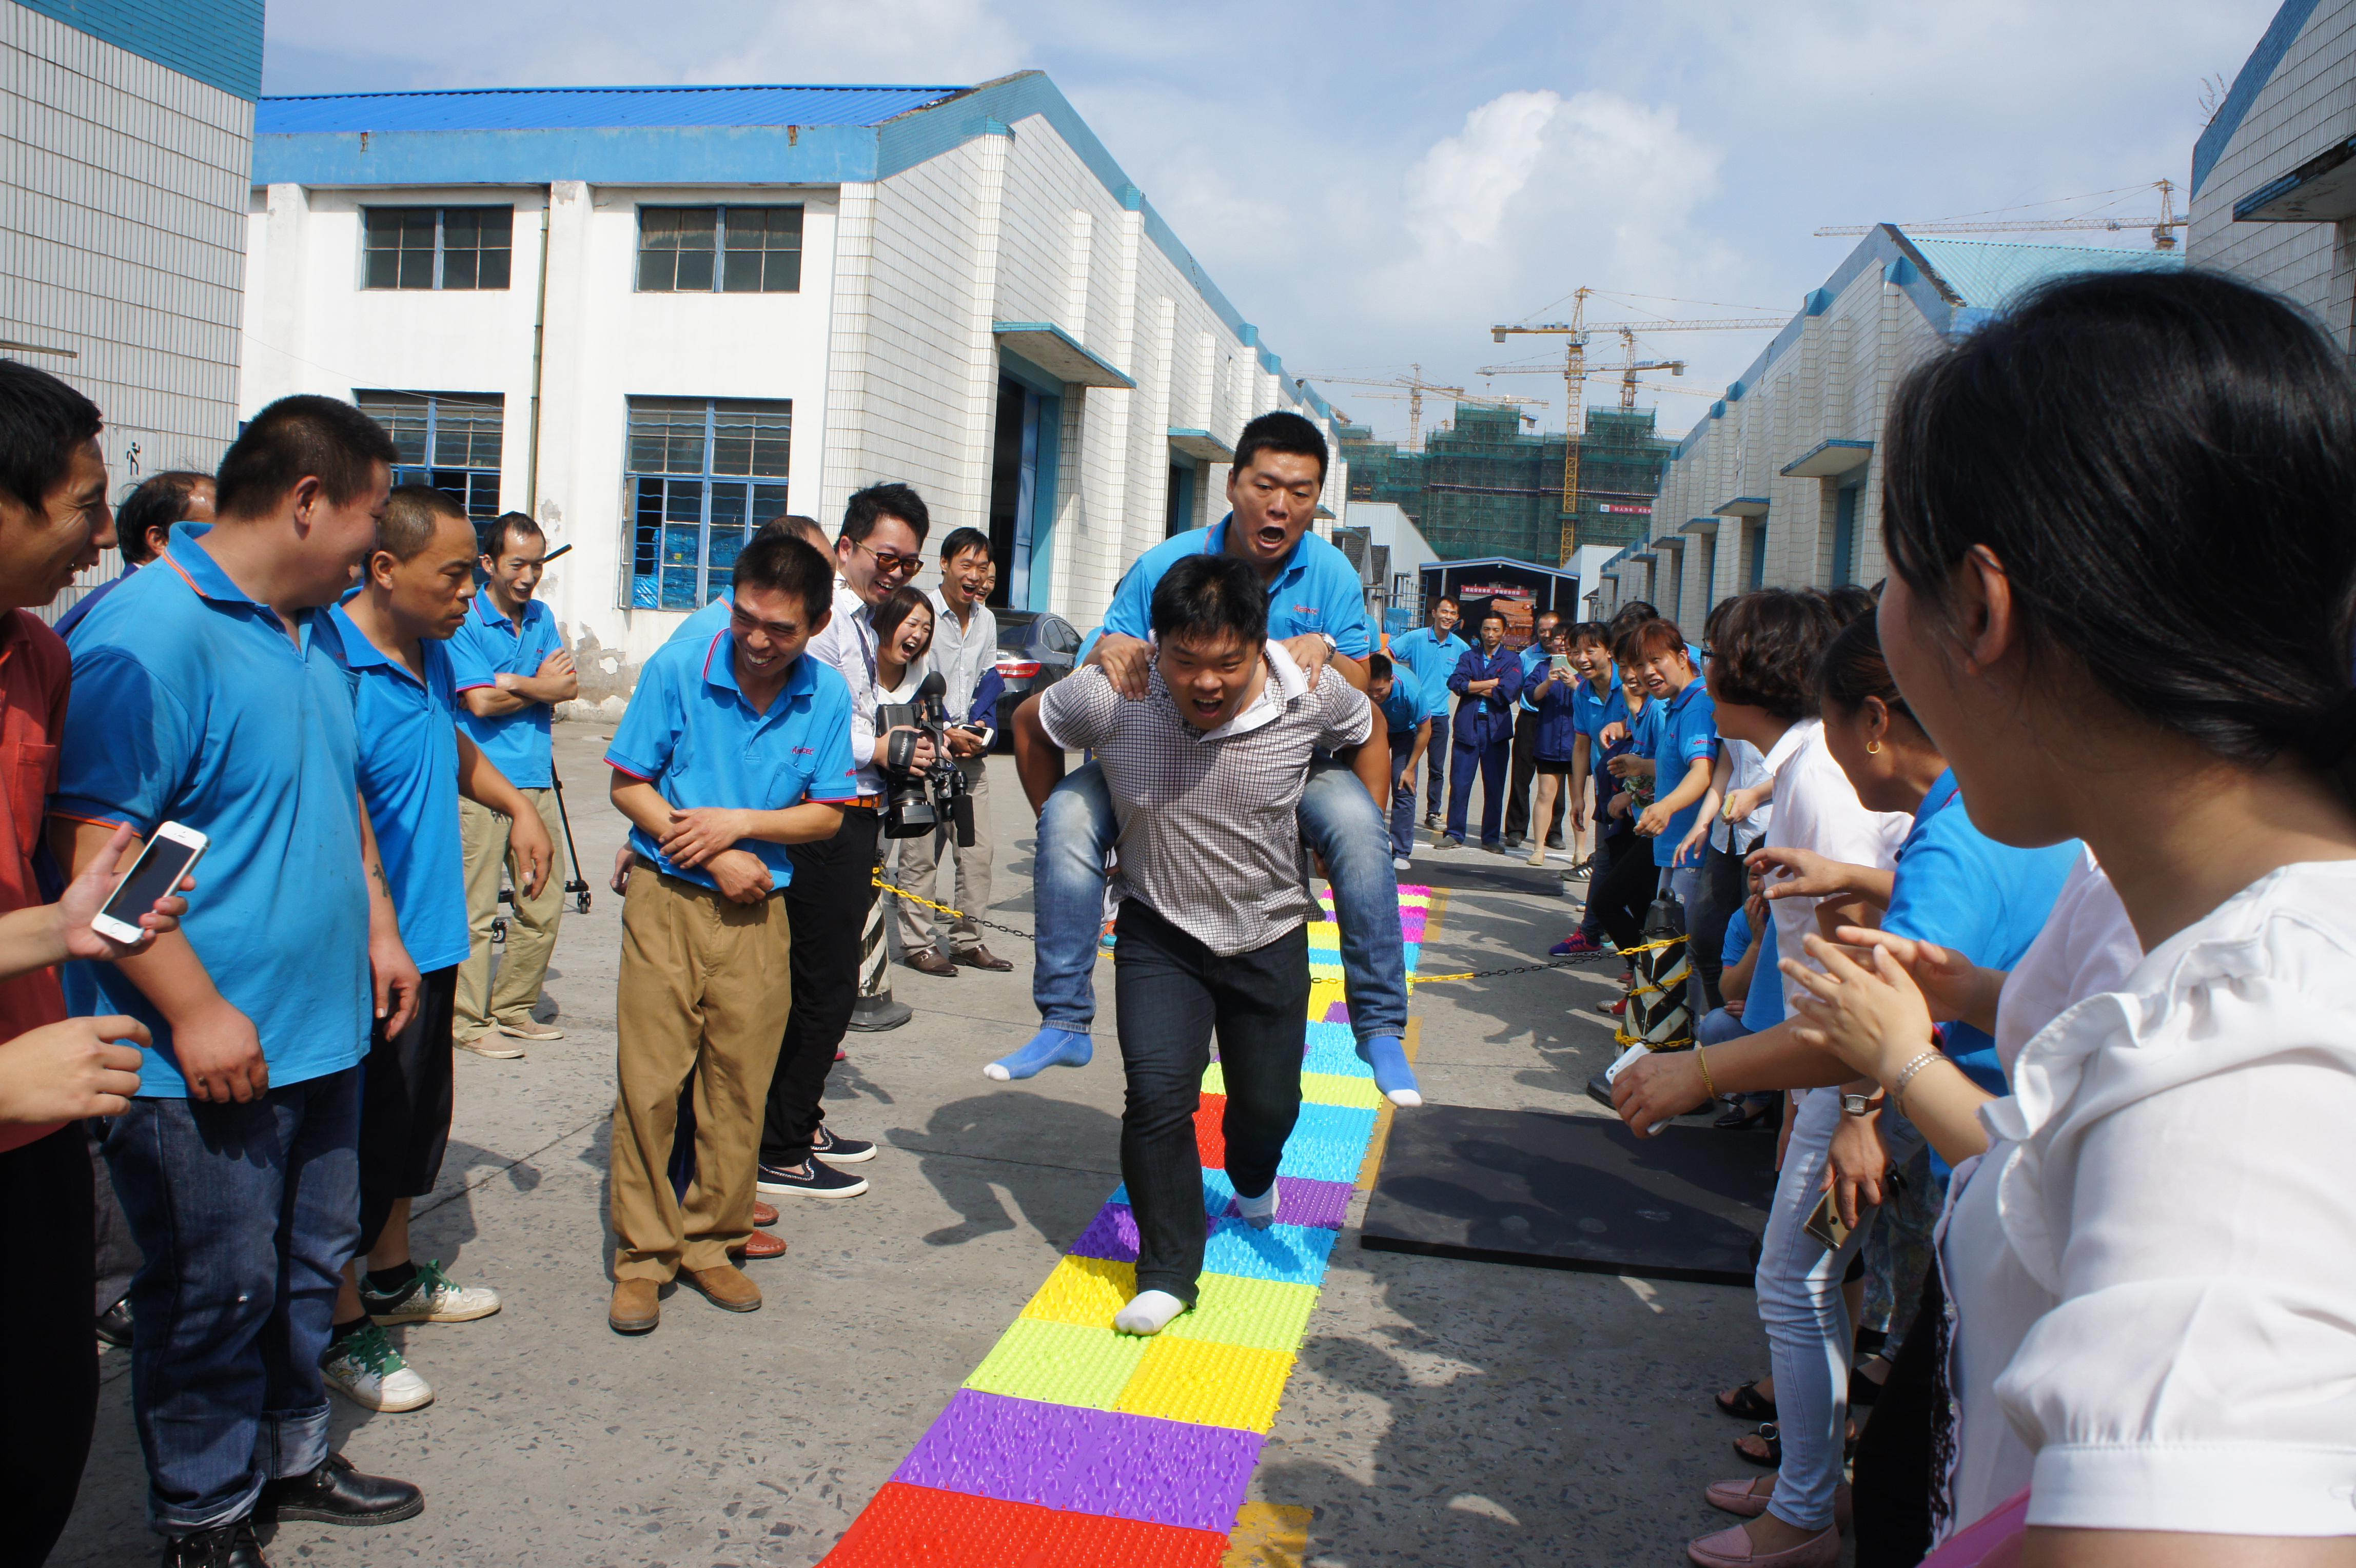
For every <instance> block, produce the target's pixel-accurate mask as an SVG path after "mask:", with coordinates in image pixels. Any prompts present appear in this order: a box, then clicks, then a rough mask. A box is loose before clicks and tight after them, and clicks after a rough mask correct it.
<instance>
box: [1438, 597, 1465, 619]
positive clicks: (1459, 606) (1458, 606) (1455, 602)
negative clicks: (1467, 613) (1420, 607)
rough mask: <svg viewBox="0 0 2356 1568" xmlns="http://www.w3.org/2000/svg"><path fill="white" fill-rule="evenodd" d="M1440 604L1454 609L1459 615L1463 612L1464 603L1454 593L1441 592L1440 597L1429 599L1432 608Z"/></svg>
mask: <svg viewBox="0 0 2356 1568" xmlns="http://www.w3.org/2000/svg"><path fill="white" fill-rule="evenodd" d="M1442 605H1446V606H1447V607H1449V608H1451V609H1452V610H1454V611H1455V612H1456V613H1457V614H1459V615H1462V614H1463V613H1464V605H1463V603H1462V600H1460V599H1458V598H1457V596H1455V595H1454V594H1442V595H1440V597H1438V598H1436V599H1434V600H1432V601H1431V607H1432V608H1433V609H1438V608H1439V607H1440V606H1442Z"/></svg>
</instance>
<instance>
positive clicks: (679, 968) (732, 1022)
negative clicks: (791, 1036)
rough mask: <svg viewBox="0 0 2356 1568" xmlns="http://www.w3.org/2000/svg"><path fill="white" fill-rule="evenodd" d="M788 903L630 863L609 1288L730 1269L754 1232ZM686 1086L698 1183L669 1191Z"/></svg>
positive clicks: (786, 984)
mask: <svg viewBox="0 0 2356 1568" xmlns="http://www.w3.org/2000/svg"><path fill="white" fill-rule="evenodd" d="M791 953H792V940H791V933H790V930H789V929H788V927H787V919H786V900H785V898H784V897H783V896H782V895H779V894H772V895H770V896H769V897H766V898H764V899H763V900H762V901H761V902H760V903H758V904H736V903H732V902H730V901H729V900H728V899H726V898H723V897H721V896H720V895H719V894H718V893H715V892H713V891H712V889H711V888H709V887H704V886H700V885H698V884H696V883H692V882H689V881H686V880H684V879H682V878H680V877H675V876H665V875H661V874H660V873H659V872H657V871H656V870H655V868H654V867H653V866H652V865H648V864H647V863H646V862H645V861H643V860H641V861H640V862H639V863H638V864H637V866H636V867H635V868H634V869H633V870H632V871H631V873H630V888H629V892H628V893H627V894H626V896H625V897H624V898H623V901H622V975H621V983H620V986H619V992H620V996H619V1004H618V1007H617V1013H616V1033H617V1034H618V1035H619V1036H620V1047H619V1049H618V1051H617V1053H616V1079H618V1084H619V1089H618V1092H617V1093H616V1096H615V1099H614V1145H613V1158H612V1172H613V1192H612V1199H613V1210H614V1238H615V1241H616V1246H615V1251H614V1277H615V1278H616V1280H633V1279H636V1280H653V1281H656V1282H657V1283H661V1282H663V1281H667V1280H669V1279H670V1278H672V1277H673V1276H675V1275H676V1274H677V1273H679V1271H680V1269H681V1268H689V1269H712V1268H718V1267H719V1266H721V1265H722V1264H723V1263H725V1262H728V1261H729V1257H728V1252H729V1249H731V1248H732V1247H740V1246H743V1245H744V1239H745V1238H746V1237H747V1236H749V1235H751V1234H752V1230H753V1184H754V1180H755V1165H756V1163H757V1161H758V1159H759V1155H760V1146H761V1113H762V1109H763V1107H764V1106H765V1105H766V1103H767V1100H768V1094H769V1075H770V1074H771V1072H773V1071H774V1070H775V1069H776V1065H777V1045H778V1038H779V1036H778V1020H780V1019H782V1018H783V1017H785V1016H786V1015H787V1011H788V1009H789V1006H790V1004H791V1002H792V998H793V978H792V969H791V967H790V961H791ZM690 1079H693V1081H694V1084H695V1178H694V1180H693V1181H691V1183H690V1184H689V1185H688V1188H687V1197H685V1199H684V1200H682V1199H680V1197H677V1196H676V1195H675V1194H674V1193H673V1191H672V1189H671V1184H670V1174H669V1169H670V1156H671V1143H672V1139H673V1136H674V1135H675V1133H677V1131H678V1127H679V1096H680V1090H681V1089H683V1088H685V1087H686V1085H687V1084H688V1082H689V1080H690Z"/></svg>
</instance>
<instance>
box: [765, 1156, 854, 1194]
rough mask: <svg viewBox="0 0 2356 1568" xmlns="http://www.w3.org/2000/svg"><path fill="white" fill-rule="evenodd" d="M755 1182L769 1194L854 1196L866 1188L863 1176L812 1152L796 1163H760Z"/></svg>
mask: <svg viewBox="0 0 2356 1568" xmlns="http://www.w3.org/2000/svg"><path fill="white" fill-rule="evenodd" d="M755 1186H756V1187H759V1188H760V1190H761V1191H762V1192H764V1193H766V1194H767V1195H768V1196H769V1197H784V1196H786V1195H787V1194H788V1193H790V1194H793V1195H794V1196H796V1197H858V1196H859V1195H860V1194H861V1193H862V1192H865V1191H866V1190H867V1178H866V1177H865V1176H852V1175H851V1173H850V1172H849V1171H839V1170H836V1169H835V1168H834V1167H833V1166H832V1165H828V1164H827V1163H826V1162H825V1161H824V1160H821V1159H819V1157H818V1156H817V1155H811V1156H810V1157H809V1159H807V1160H804V1161H803V1162H802V1163H801V1164H800V1165H763V1166H762V1167H761V1168H760V1176H759V1177H758V1178H757V1179H756V1181H755Z"/></svg>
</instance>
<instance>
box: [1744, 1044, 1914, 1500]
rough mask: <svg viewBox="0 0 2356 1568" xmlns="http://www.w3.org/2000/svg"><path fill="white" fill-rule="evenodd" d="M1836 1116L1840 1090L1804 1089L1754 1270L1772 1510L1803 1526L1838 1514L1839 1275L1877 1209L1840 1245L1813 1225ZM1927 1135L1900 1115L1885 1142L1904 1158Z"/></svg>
mask: <svg viewBox="0 0 2356 1568" xmlns="http://www.w3.org/2000/svg"><path fill="white" fill-rule="evenodd" d="M1840 1120H1841V1102H1840V1095H1839V1094H1838V1093H1837V1091H1835V1090H1829V1089H1816V1090H1809V1091H1808V1092H1807V1098H1806V1101H1805V1102H1804V1104H1802V1105H1801V1107H1800V1109H1799V1112H1798V1113H1797V1114H1796V1116H1794V1120H1793V1123H1792V1141H1791V1143H1790V1144H1788V1145H1787V1146H1786V1147H1785V1149H1784V1151H1783V1172H1782V1174H1780V1175H1779V1176H1777V1177H1776V1178H1775V1207H1774V1209H1773V1211H1772V1213H1771V1214H1770V1215H1769V1217H1768V1219H1767V1234H1766V1237H1765V1238H1764V1240H1762V1242H1761V1245H1760V1252H1759V1271H1758V1274H1757V1277H1756V1284H1757V1287H1758V1292H1759V1321H1760V1322H1761V1323H1762V1325H1764V1326H1765V1327H1766V1330H1767V1345H1768V1349H1769V1352H1770V1358H1771V1360H1772V1365H1773V1369H1774V1373H1775V1427H1776V1431H1777V1432H1778V1433H1779V1434H1781V1435H1782V1438H1783V1466H1782V1468H1780V1469H1778V1470H1777V1471H1776V1473H1775V1495H1774V1498H1772V1500H1771V1501H1770V1502H1769V1503H1768V1505H1767V1511H1768V1512H1770V1513H1772V1514H1773V1515H1774V1516H1775V1517H1776V1518H1777V1519H1780V1520H1783V1522H1784V1523H1785V1524H1788V1525H1792V1526H1794V1527H1795V1528H1797V1529H1800V1530H1825V1529H1828V1528H1829V1527H1830V1526H1831V1524H1832V1522H1833V1488H1834V1487H1837V1485H1838V1484H1839V1482H1840V1477H1841V1451H1842V1448H1843V1446H1844V1439H1845V1434H1846V1431H1847V1423H1848V1371H1849V1355H1850V1344H1851V1340H1852V1335H1851V1332H1850V1325H1849V1321H1848V1305H1847V1302H1845V1301H1844V1300H1843V1299H1842V1297H1841V1275H1842V1274H1843V1273H1847V1269H1848V1262H1849V1259H1850V1258H1852V1257H1854V1256H1855V1255H1856V1254H1857V1251H1858V1248H1860V1247H1862V1246H1864V1245H1865V1240H1866V1238H1867V1237H1868V1236H1869V1235H1870V1234H1871V1233H1872V1230H1873V1219H1872V1218H1871V1217H1867V1216H1860V1217H1859V1219H1860V1223H1859V1224H1858V1228H1857V1229H1856V1230H1852V1231H1850V1232H1849V1235H1848V1240H1847V1242H1845V1243H1844V1244H1843V1245H1842V1246H1841V1247H1840V1248H1839V1250H1837V1251H1826V1250H1825V1246H1824V1243H1822V1242H1821V1241H1818V1240H1816V1239H1815V1237H1813V1236H1811V1235H1809V1234H1808V1232H1807V1229H1806V1227H1807V1223H1808V1216H1809V1215H1810V1214H1811V1213H1813V1212H1814V1211H1815V1207H1816V1204H1817V1202H1818V1201H1819V1200H1820V1199H1821V1198H1822V1197H1824V1192H1823V1190H1822V1188H1823V1183H1824V1174H1825V1164H1826V1157H1827V1155H1828V1154H1829V1152H1830V1150H1831V1148H1832V1140H1833V1130H1834V1129H1835V1128H1836V1127H1837V1126H1838V1125H1839V1124H1840ZM1921 1138H1922V1134H1920V1133H1916V1132H1914V1130H1913V1129H1912V1127H1911V1126H1907V1125H1905V1124H1904V1123H1902V1122H1900V1123H1896V1124H1895V1125H1894V1126H1893V1127H1892V1128H1890V1129H1889V1130H1888V1131H1887V1133H1886V1134H1885V1137H1884V1142H1885V1143H1886V1144H1890V1163H1891V1164H1892V1165H1902V1164H1904V1163H1905V1162H1906V1160H1907V1159H1908V1158H1909V1157H1911V1156H1912V1155H1913V1153H1914V1149H1915V1148H1916V1147H1917V1146H1919V1144H1920V1143H1921Z"/></svg>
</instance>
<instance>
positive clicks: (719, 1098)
mask: <svg viewBox="0 0 2356 1568" xmlns="http://www.w3.org/2000/svg"><path fill="white" fill-rule="evenodd" d="M732 584H733V586H734V593H735V599H734V610H733V611H732V618H731V622H730V625H729V628H728V630H727V631H726V632H724V633H723V634H721V635H719V636H716V637H714V638H713V639H712V641H711V642H710V643H709V644H708V645H707V646H705V647H703V648H701V649H698V648H696V647H694V646H692V645H691V644H688V643H684V642H669V643H666V644H665V645H664V646H663V647H662V648H660V649H659V650H657V651H656V653H655V655H654V657H653V658H651V659H649V660H647V662H646V665H645V667H644V668H643V669H642V670H640V671H639V672H638V684H637V690H636V691H635V692H633V693H631V696H630V706H629V709H628V711H627V712H626V713H625V714H623V715H622V722H621V724H620V725H617V726H616V729H615V732H614V740H613V745H612V746H611V747H610V748H609V749H608V750H607V751H606V753H605V761H606V763H607V764H608V765H609V766H611V767H612V768H613V769H614V779H613V800H614V805H615V807H616V809H617V810H618V811H621V813H622V814H623V815H624V816H626V817H627V818H628V819H629V820H630V846H631V848H632V849H633V850H634V851H635V852H636V853H637V857H638V865H637V869H636V870H635V871H634V872H633V874H632V875H631V876H630V881H629V893H628V896H627V900H626V902H625V904H624V905H623V907H622V973H621V980H620V983H619V986H618V1004H617V1005H618V1013H617V1017H616V1029H617V1033H618V1034H619V1036H620V1043H619V1048H618V1052H617V1056H616V1077H617V1079H619V1088H618V1092H617V1093H616V1096H615V1100H614V1134H613V1159H612V1193H611V1199H612V1203H611V1207H612V1210H613V1216H614V1235H615V1241H616V1247H615V1252H614V1296H613V1304H612V1305H611V1306H610V1307H609V1308H608V1310H607V1312H606V1319H605V1320H606V1323H607V1324H608V1325H609V1326H611V1327H612V1328H613V1329H614V1331H615V1332H616V1333H617V1334H645V1333H648V1332H649V1331H650V1330H652V1329H653V1328H654V1327H655V1326H656V1325H657V1324H658V1323H659V1321H660V1320H661V1306H660V1305H659V1294H660V1292H661V1289H662V1287H663V1286H664V1285H665V1284H667V1283H669V1282H670V1281H671V1280H672V1279H674V1278H678V1277H680V1276H681V1275H683V1276H684V1277H685V1279H686V1280H687V1283H689V1284H691V1285H692V1286H693V1287H694V1288H695V1289H696V1290H698V1291H700V1292H701V1293H702V1294H703V1295H704V1296H705V1297H706V1298H707V1299H708V1300H710V1301H711V1302H712V1305H715V1306H720V1307H723V1308H725V1309H726V1310H728V1311H730V1312H752V1311H755V1310H757V1309H758V1308H759V1306H760V1305H761V1293H760V1290H759V1289H758V1287H756V1286H755V1284H754V1283H753V1282H752V1281H751V1280H750V1279H748V1278H746V1277H745V1275H744V1271H743V1270H741V1269H739V1268H737V1267H736V1265H735V1264H734V1262H731V1261H730V1259H729V1253H730V1252H731V1251H733V1250H734V1249H736V1248H739V1247H742V1246H744V1243H745V1241H746V1240H748V1239H749V1238H750V1237H751V1235H752V1231H753V1197H754V1183H755V1167H756V1165H757V1164H758V1161H759V1157H760V1136H761V1119H762V1113H763V1110H764V1107H765V1106H766V1102H767V1098H768V1090H769V1077H770V1074H771V1073H772V1072H773V1071H774V1070H775V1069H776V1064H777V1052H778V1047H779V1045H780V1036H779V1033H778V1022H777V1021H778V1020H779V1019H780V1018H782V1017H784V1016H785V1015H787V1012H788V1010H789V1009H790V1007H791V1004H792V991H793V987H792V978H791V977H792V942H791V937H790V933H789V932H788V930H787V914H786V901H785V899H784V897H782V894H783V893H784V890H785V888H786V886H787V884H788V883H790V882H791V881H792V880H793V876H794V863H793V860H792V857H791V856H790V855H788V854H787V848H786V846H787V845H788V844H798V843H825V842H826V841H828V840H830V839H831V838H833V837H834V835H835V834H836V832H838V831H839V830H840V829H841V825H842V811H841V802H845V801H850V800H856V799H857V798H858V796H859V764H858V760H857V759H856V758H855V757H853V756H852V754H851V688H850V687H849V686H848V685H847V684H845V683H844V682H843V679H842V677H841V675H840V674H838V673H836V672H835V671H833V670H832V669H830V668H829V667H827V666H826V665H825V664H823V663H821V662H820V661H819V660H816V659H812V658H806V657H804V653H803V650H805V649H806V648H808V647H809V640H810V639H811V638H812V637H813V636H815V635H816V634H817V633H818V632H819V630H821V629H822V628H824V627H825V625H826V623H827V619H828V618H829V616H830V608H831V604H832V600H833V592H834V569H833V566H832V564H830V563H829V562H828V560H827V558H826V557H825V556H823V555H821V554H819V553H818V551H816V550H815V549H813V548H812V547H811V546H810V545H809V544H808V543H806V542H803V541H802V540H800V539H798V538H766V539H762V540H760V541H758V542H755V543H752V544H749V545H747V546H745V548H744V553H741V554H740V555H738V556H737V557H736V567H735V571H734V575H733V576H732ZM690 1079H693V1081H694V1083H695V1086H696V1090H695V1092H696V1104H695V1176H694V1178H693V1180H691V1182H690V1183H689V1184H688V1187H687V1191H686V1194H685V1196H684V1197H681V1196H680V1195H678V1194H677V1193H675V1192H674V1191H673V1190H672V1187H671V1183H670V1178H669V1175H668V1174H667V1173H668V1170H669V1165H670V1160H671V1153H672V1141H673V1138H674V1135H675V1133H676V1132H677V1129H678V1122H679V1097H680V1090H682V1089H683V1088H685V1087H686V1086H687V1084H688V1082H689V1081H690Z"/></svg>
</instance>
